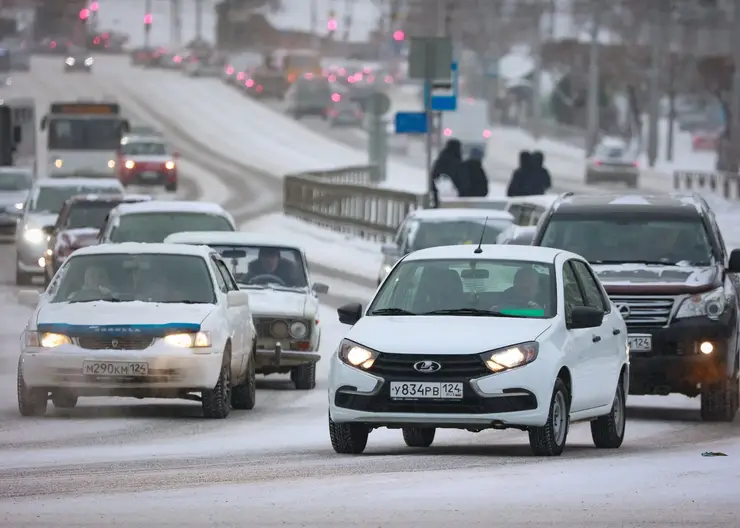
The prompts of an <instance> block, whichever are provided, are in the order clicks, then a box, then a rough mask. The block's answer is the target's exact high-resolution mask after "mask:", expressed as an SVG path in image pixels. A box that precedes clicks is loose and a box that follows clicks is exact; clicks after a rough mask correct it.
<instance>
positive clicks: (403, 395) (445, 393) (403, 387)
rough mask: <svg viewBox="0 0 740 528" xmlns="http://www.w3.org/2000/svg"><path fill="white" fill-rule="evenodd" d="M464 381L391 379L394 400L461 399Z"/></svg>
mask: <svg viewBox="0 0 740 528" xmlns="http://www.w3.org/2000/svg"><path fill="white" fill-rule="evenodd" d="M462 397H463V384H462V382H459V381H455V382H447V381H443V382H439V383H437V382H429V381H420V382H417V381H391V399H392V400H461V399H462Z"/></svg>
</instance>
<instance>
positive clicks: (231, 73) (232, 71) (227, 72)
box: [226, 66, 234, 75]
mask: <svg viewBox="0 0 740 528" xmlns="http://www.w3.org/2000/svg"><path fill="white" fill-rule="evenodd" d="M226 75H234V68H232V67H231V66H227V67H226Z"/></svg>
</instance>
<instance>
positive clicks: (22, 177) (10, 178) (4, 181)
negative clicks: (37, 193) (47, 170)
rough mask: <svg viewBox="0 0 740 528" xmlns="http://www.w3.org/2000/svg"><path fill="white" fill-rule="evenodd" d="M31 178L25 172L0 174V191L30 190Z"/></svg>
mask: <svg viewBox="0 0 740 528" xmlns="http://www.w3.org/2000/svg"><path fill="white" fill-rule="evenodd" d="M32 184H33V178H32V177H31V174H29V173H28V172H25V171H4V172H0V191H25V190H28V189H30V188H31V185H32Z"/></svg>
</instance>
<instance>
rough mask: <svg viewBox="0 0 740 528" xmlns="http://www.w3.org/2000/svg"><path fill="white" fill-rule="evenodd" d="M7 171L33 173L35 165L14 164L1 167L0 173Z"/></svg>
mask: <svg viewBox="0 0 740 528" xmlns="http://www.w3.org/2000/svg"><path fill="white" fill-rule="evenodd" d="M3 172H7V173H13V174H15V173H18V172H22V173H24V174H33V167H23V166H21V167H18V166H16V165H12V166H10V167H0V173H3Z"/></svg>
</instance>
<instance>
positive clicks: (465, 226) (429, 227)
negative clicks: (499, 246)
mask: <svg viewBox="0 0 740 528" xmlns="http://www.w3.org/2000/svg"><path fill="white" fill-rule="evenodd" d="M484 222H485V218H483V217H481V218H480V219H478V218H476V219H454V218H452V219H450V220H434V221H429V220H416V221H414V222H413V223H412V224H411V226H410V230H409V242H410V244H409V249H410V250H411V251H418V250H420V249H426V248H430V247H437V246H457V245H460V244H477V243H478V241H479V240H480V235H481V233H482V232H483V224H484ZM511 224H512V222H511V221H510V220H491V219H489V220H488V222H487V223H486V231H485V233H484V235H483V243H484V244H495V243H496V239H497V238H498V235H499V234H500V233H501V231H503V230H504V229H506V228H507V227H509V226H510V225H511Z"/></svg>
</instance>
